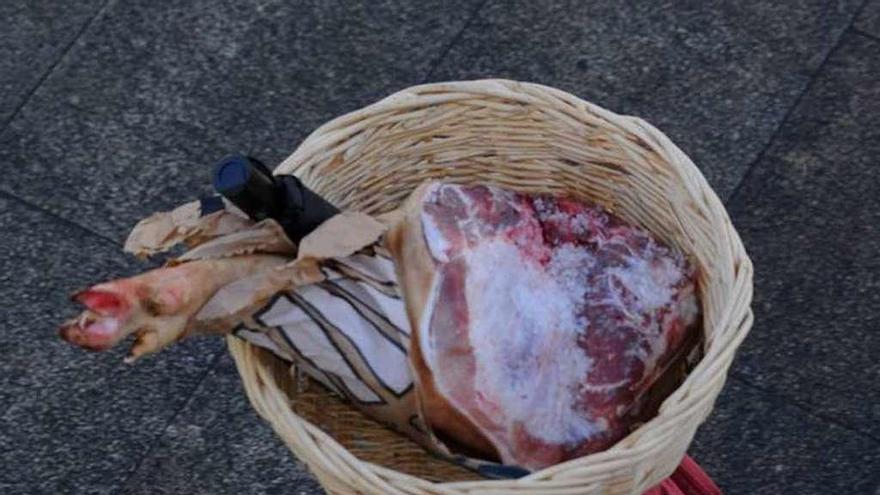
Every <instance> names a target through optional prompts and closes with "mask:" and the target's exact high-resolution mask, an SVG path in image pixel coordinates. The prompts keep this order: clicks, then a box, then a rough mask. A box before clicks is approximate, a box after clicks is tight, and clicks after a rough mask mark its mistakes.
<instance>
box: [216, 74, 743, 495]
mask: <svg viewBox="0 0 880 495" xmlns="http://www.w3.org/2000/svg"><path fill="white" fill-rule="evenodd" d="M487 97H488V98H503V99H507V100H512V101H515V102H522V103H525V104H546V102H547V100H548V99H553V100H555V101H556V102H558V103H559V105H560V108H561V109H562V111H563V112H564V111H566V109H570V111H571V112H572V115H574V117H576V118H578V119H581V118H583V116H584V115H583V114H588V115H591V116H592V117H595V118H596V119H597V121H598V122H599V123H601V124H602V125H605V126H608V127H612V128H617V129H620V130H625V131H627V132H629V133H632V134H633V135H635V136H636V137H637V138H638V139H641V140H642V141H643V142H644V143H646V144H647V145H648V146H650V147H651V148H652V150H654V151H657V152H658V153H659V154H660V156H661V157H662V158H663V160H665V161H667V162H670V163H674V164H675V167H673V171H674V173H676V174H678V175H679V177H677V180H681V181H684V182H685V183H687V184H693V185H694V190H693V191H689V193H691V196H692V197H693V198H694V199H695V201H698V202H699V203H700V204H701V205H702V206H703V208H702V210H701V211H705V212H706V214H707V215H709V216H710V217H711V223H712V224H713V225H714V226H717V227H718V228H719V229H720V230H719V231H718V234H717V235H720V236H723V238H724V241H725V242H724V243H723V244H724V246H725V247H726V252H725V253H723V254H725V255H726V256H725V262H727V261H729V262H731V263H733V267H732V270H733V273H734V274H735V276H734V279H733V280H732V281H731V285H732V294H733V295H735V296H737V297H731V299H730V300H729V301H725V303H724V305H723V307H722V310H721V311H720V312H719V317H718V318H717V321H716V322H715V323H714V326H718V327H724V328H732V329H733V330H732V331H727V332H724V334H722V335H721V336H720V338H717V339H715V338H713V339H711V340H708V341H707V342H706V344H705V346H704V356H703V358H702V359H701V360H700V362H699V363H697V365H696V366H695V367H694V368H693V369H692V370H691V372H690V373H689V374H688V376H687V377H686V378H685V380H684V382H683V383H681V384H680V385H679V387H678V388H677V389H676V390H675V391H674V392H673V393H672V394H670V395H669V396H668V397H667V398H666V399H665V400H664V401H663V404H662V405H661V407H660V409H659V411H658V413H657V415H656V416H655V417H654V418H652V419H651V420H649V421H648V422H646V423H644V424H642V425H641V426H640V427H639V428H638V429H636V430H635V431H634V432H632V433H630V434H629V435H628V436H627V437H625V438H624V439H623V440H621V441H619V442H617V443H616V444H615V445H614V446H612V447H611V448H609V449H607V450H605V451H602V452H597V453H594V454H590V455H587V456H584V457H580V458H577V459H572V460H570V461H566V462H563V463H560V464H556V465H554V466H550V467H548V468H545V469H542V470H539V471H535V472H533V473H531V474H529V475H527V476H525V477H523V478H520V479H517V480H488V479H487V480H480V481H463V482H432V481H428V480H425V479H423V478H419V477H417V476H412V475H409V474H405V473H402V472H398V471H395V470H393V469H391V468H388V467H384V466H380V465H376V464H373V463H370V462H368V461H363V460H360V459H358V458H357V457H355V456H354V455H353V454H352V453H350V452H349V451H347V450H346V449H345V448H344V447H343V446H342V445H341V444H339V442H337V441H336V440H335V439H334V438H333V437H332V436H330V435H329V434H327V433H325V432H323V431H322V430H320V429H319V428H317V427H316V426H315V425H313V424H312V423H310V422H309V421H308V420H306V419H305V418H302V417H300V416H298V415H296V413H294V412H293V411H292V410H291V409H290V408H289V407H287V408H286V409H287V411H283V409H284V406H283V405H282V402H283V401H281V402H279V400H281V399H283V397H287V396H286V394H285V393H284V392H283V391H282V390H281V389H280V387H279V386H278V384H277V383H275V381H274V379H273V378H272V376H271V373H268V372H267V370H266V369H261V368H263V365H262V364H260V362H259V360H257V359H255V358H254V356H253V353H254V352H255V349H252V348H251V347H250V344H248V343H246V342H243V341H241V340H240V339H236V338H232V337H230V338H228V339H227V342H228V346H229V349H230V353H231V354H232V355H233V357H234V358H235V362H236V366H237V368H238V371H239V373H240V375H241V378H242V381H243V382H244V385H245V389H246V392H247V395H248V397H249V398H250V400H251V403H252V405H253V406H254V408H255V409H256V410H257V411H258V412H259V413H260V415H261V416H263V417H264V418H265V419H266V420H267V421H268V422H269V423H270V424H271V425H272V427H273V428H274V429H275V431H276V432H277V433H278V434H279V436H281V437H282V438H283V439H284V441H285V442H286V443H287V444H288V446H289V447H290V448H291V450H293V451H294V453H295V454H297V457H299V458H300V459H302V460H303V461H304V462H306V464H308V465H309V467H310V468H312V469H313V472H315V473H316V475H318V478H319V480H320V481H322V484H323V481H324V476H322V474H321V471H323V470H324V468H321V467H319V466H316V465H315V463H314V462H311V460H309V459H307V458H305V457H308V452H307V451H306V450H304V449H302V448H298V447H296V446H295V445H293V444H292V442H293V441H292V440H290V439H289V438H288V437H287V436H286V433H288V432H287V431H286V430H287V429H288V427H290V428H295V429H297V430H299V432H300V433H305V434H307V435H308V436H309V437H310V438H312V439H313V441H314V443H313V444H312V445H313V446H314V447H315V448H320V447H324V448H329V449H330V450H332V452H333V453H335V454H338V455H339V456H341V458H343V459H345V460H346V464H349V467H351V466H358V467H360V468H362V469H357V471H363V470H366V471H368V472H369V474H367V473H366V472H361V473H360V474H362V475H364V476H365V477H367V478H368V479H371V480H372V481H373V482H377V485H378V486H382V490H384V491H383V492H382V493H398V491H397V490H396V489H392V486H390V485H389V484H388V483H387V482H379V478H381V479H383V480H384V479H394V480H395V481H396V482H405V483H407V485H408V486H411V487H413V488H416V487H417V488H418V489H420V490H425V491H424V492H418V493H456V494H457V493H472V490H480V491H482V490H484V489H495V490H497V489H514V488H516V489H517V490H521V489H524V488H526V487H531V488H550V487H551V486H553V487H562V486H566V487H571V486H582V483H585V482H589V481H588V480H590V479H591V476H592V477H595V476H596V473H597V472H599V473H601V472H602V471H603V470H604V471H609V470H614V469H620V468H621V467H622V466H623V467H625V466H626V465H627V464H630V463H631V460H632V458H633V457H642V456H646V457H647V456H652V455H656V453H657V448H658V444H659V443H663V442H660V441H654V442H649V441H647V440H645V441H643V439H644V438H646V437H650V436H651V435H656V436H658V437H659V438H660V439H661V440H666V436H668V435H671V434H673V433H674V432H675V431H674V430H675V428H674V426H675V424H674V421H675V420H676V419H677V418H679V417H680V416H682V415H684V416H688V415H694V414H696V413H698V412H699V411H700V407H698V405H705V404H704V403H705V402H706V401H708V402H710V403H709V404H708V407H709V409H711V406H712V405H713V404H714V402H715V400H716V398H717V396H718V394H719V393H720V390H721V387H723V385H724V382H725V381H726V376H727V370H728V369H729V367H730V365H731V363H732V361H733V357H734V354H735V352H736V350H737V348H738V347H739V345H740V343H741V342H742V341H743V339H744V338H745V337H746V336H747V334H748V333H749V331H750V329H751V324H752V321H753V313H752V310H751V300H752V292H753V280H752V278H753V265H752V262H751V260H750V258H749V256H748V254H747V253H746V251H745V248H744V246H743V243H742V240H741V239H740V236H739V234H738V233H737V232H736V230H735V229H734V227H733V225H732V222H731V221H730V218H729V215H728V213H727V210H726V209H725V208H724V205H723V204H722V203H721V200H720V199H719V198H718V196H717V194H716V193H715V191H714V190H713V189H712V188H711V186H710V185H709V184H708V181H707V180H706V178H705V177H704V176H703V174H702V173H701V172H700V171H699V169H698V168H697V167H696V165H695V164H694V163H693V161H692V160H691V159H690V158H689V157H688V156H687V155H686V154H685V153H684V152H683V151H681V150H680V149H679V148H678V147H677V146H676V145H675V144H674V143H673V142H672V141H671V140H670V139H669V138H668V137H667V136H666V135H665V134H663V133H662V132H661V131H660V130H658V129H657V128H655V127H654V126H653V125H651V124H649V123H648V122H646V121H644V120H643V119H641V118H638V117H633V116H627V115H618V114H616V113H614V112H612V111H610V110H607V109H605V108H603V107H601V106H599V105H596V104H594V103H590V102H587V101H585V100H582V99H581V98H578V97H577V96H574V95H572V94H570V93H568V92H565V91H563V90H560V89H556V88H553V87H550V86H545V85H542V84H536V83H531V82H521V81H514V80H508V79H478V80H469V81H447V82H437V83H428V84H420V85H416V86H411V87H409V88H406V89H403V90H400V91H397V92H395V93H393V94H391V95H390V96H387V97H385V98H383V99H381V100H379V101H377V102H375V103H372V104H370V105H367V106H365V107H363V108H360V109H358V110H355V111H353V112H349V113H347V114H344V115H341V116H339V117H336V118H334V119H332V120H330V121H328V122H327V123H325V124H323V125H321V126H320V127H318V128H317V129H315V130H314V131H313V132H312V133H311V134H309V135H308V137H306V139H305V140H304V141H303V142H302V143H301V144H300V145H299V146H298V147H297V149H296V150H295V151H294V152H293V153H292V154H291V155H290V156H289V157H288V158H287V159H285V160H284V161H283V162H282V163H281V164H280V165H279V166H278V167H277V168H276V169H275V173H294V174H295V175H300V176H306V175H308V173H309V171H310V170H311V164H310V163H308V162H309V161H310V159H312V158H313V157H314V156H315V155H316V154H317V153H319V152H320V151H321V150H322V149H324V148H326V147H327V146H328V145H330V144H335V143H340V142H343V141H345V140H346V139H347V138H348V137H350V136H351V135H353V134H355V133H357V132H359V130H361V129H362V128H364V127H365V126H366V125H369V122H370V119H371V118H373V117H376V116H377V115H383V114H387V113H389V112H399V111H404V110H411V109H415V108H420V107H425V106H430V105H436V104H439V103H446V102H453V101H460V100H464V99H472V98H487ZM574 112H577V114H574ZM303 164H305V165H303ZM734 319H736V321H734ZM698 381H705V382H707V383H708V384H709V385H710V386H711V387H712V390H711V391H710V393H708V394H703V395H702V396H699V397H688V396H687V395H688V394H687V393H686V392H687V391H689V390H690V388H691V387H692V386H693V385H694V384H695V383H696V382H698ZM707 415H708V412H706V413H704V414H702V416H701V417H698V418H694V421H695V422H696V425H697V426H698V425H699V424H700V423H702V422H703V421H704V420H705V418H706V416H707ZM695 429H696V426H694V430H695ZM691 435H692V433H691ZM688 440H689V439H688ZM666 443H668V441H667V442H666ZM683 453H684V451H683V452H682V454H683ZM304 456H305V457H304ZM324 474H326V473H324ZM351 474H353V473H351ZM637 474H639V473H637ZM668 474H669V473H666V474H664V475H663V476H662V477H660V478H657V473H653V475H652V473H640V475H641V476H644V477H646V478H650V479H654V478H657V481H659V479H662V478H663V477H665V476H666V475H668ZM594 482H595V480H594ZM579 483H580V484H579ZM648 486H650V485H648ZM388 490H390V491H388ZM377 493H380V492H377ZM399 493H403V492H399Z"/></svg>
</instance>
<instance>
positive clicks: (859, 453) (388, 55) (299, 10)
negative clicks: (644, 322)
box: [0, 0, 880, 494]
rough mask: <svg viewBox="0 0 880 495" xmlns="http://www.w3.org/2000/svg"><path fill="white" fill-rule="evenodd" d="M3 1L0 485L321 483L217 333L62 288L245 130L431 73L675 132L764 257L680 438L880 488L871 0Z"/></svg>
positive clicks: (182, 196) (83, 280) (101, 273)
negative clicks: (160, 344) (539, 93)
mask: <svg viewBox="0 0 880 495" xmlns="http://www.w3.org/2000/svg"><path fill="white" fill-rule="evenodd" d="M621 3H622V2H616V1H606V0H598V1H591V2H583V1H577V0H572V1H560V0H550V1H525V0H523V1H503V0H447V1H440V0H422V1H419V2H415V1H409V2H397V1H391V0H376V1H372V2H337V1H333V2H329V1H328V2H285V1H281V0H246V1H232V0H225V1H214V0H191V1H169V0H160V1H149V0H131V1H121V0H81V1H78V2H67V1H61V0H4V1H3V2H0V17H2V19H3V20H4V21H5V22H4V25H5V26H4V30H3V32H2V33H0V87H2V93H0V163H2V167H3V169H2V170H3V174H2V181H0V232H2V235H0V242H2V251H0V267H2V271H0V277H2V285H0V291H2V297H3V298H4V300H6V301H7V303H6V308H7V309H6V310H5V311H4V318H5V321H4V323H5V324H4V325H3V329H2V330H0V371H2V373H0V414H2V417H0V461H2V465H3V469H2V470H0V493H213V494H222V493H291V494H298V493H319V492H320V489H319V488H318V485H317V484H316V483H315V482H314V481H313V480H312V479H311V478H310V477H309V475H308V474H307V473H306V472H305V471H304V470H303V469H302V467H301V466H299V465H297V463H296V462H295V460H294V459H293V458H292V457H291V456H290V455H289V454H288V451H287V450H286V449H285V447H284V446H283V444H282V443H281V442H280V441H279V440H278V439H277V438H276V437H275V436H274V434H273V433H272V431H271V429H270V428H269V427H268V426H267V425H266V424H264V423H263V422H262V421H261V420H259V418H258V417H257V416H256V413H254V412H253V411H252V410H251V409H250V406H249V404H248V402H247V399H246V398H245V396H244V393H243V391H242V389H241V386H240V384H239V382H238V378H237V375H236V373H235V369H234V365H233V364H232V362H231V360H230V358H229V357H228V356H227V355H226V354H225V351H224V349H223V345H222V342H220V341H219V340H216V339H195V340H191V341H187V342H185V343H183V344H181V345H177V346H174V347H173V348H171V349H169V350H167V351H165V352H163V353H162V354H160V355H159V356H157V357H155V358H152V359H148V360H145V361H143V362H141V363H139V364H138V365H137V366H135V367H127V366H124V365H123V364H122V362H121V358H122V354H121V352H122V351H113V352H108V353H105V354H90V353H84V352H82V351H79V350H77V349H73V348H71V347H69V346H68V345H67V344H65V343H63V342H61V341H59V339H58V338H57V337H56V334H55V328H56V325H57V323H59V322H60V321H61V320H62V319H64V318H65V317H67V316H69V315H70V314H71V311H72V308H71V307H70V305H69V303H67V300H66V296H67V294H68V293H69V292H70V291H71V290H73V289H75V288H79V287H81V286H83V285H85V284H87V283H89V282H94V281H97V280H100V279H103V278H107V277H111V276H118V275H121V274H128V273H133V272H135V271H138V270H143V269H144V268H145V267H147V266H148V265H147V264H144V263H141V262H137V261H135V260H132V259H131V258H129V257H126V256H124V255H123V254H122V253H121V249H120V243H121V240H122V239H123V238H124V235H125V233H126V232H127V230H128V229H129V228H130V227H131V225H132V223H133V222H134V221H135V220H136V219H138V218H140V217H142V216H144V215H145V214H148V213H150V212H153V211H156V210H159V209H166V208H169V207H172V206H175V205H177V204H179V203H181V202H183V201H186V200H188V199H190V198H192V197H194V196H195V195H197V194H199V193H201V192H203V191H204V190H205V188H206V186H207V185H208V184H209V180H208V172H209V170H210V166H209V165H210V164H211V163H212V162H213V161H214V160H215V159H216V158H218V157H219V156H221V155H223V154H225V153H226V152H230V151H247V152H251V153H253V154H256V155H257V156H260V157H263V158H265V159H266V161H267V162H268V163H276V162H278V161H279V160H281V159H282V158H284V157H285V156H286V155H287V154H289V153H290V152H291V151H292V150H293V149H294V148H295V147H296V145H297V143H298V142H299V141H301V140H302V139H303V138H304V137H305V136H306V135H307V134H308V133H309V132H310V131H311V130H313V129H314V128H315V127H317V126H318V125H320V124H321V123H323V122H325V121H327V120H329V119H331V118H332V117H334V116H336V115H339V114H341V113H344V112H347V111H350V110H354V109H356V108H359V107H361V106H363V105H364V104H367V103H369V102H372V101H374V100H377V99H379V98H380V97H382V96H385V95H387V94H389V93H391V92H393V91H395V90H398V89H402V88H405V87H407V86H410V85H413V84H417V83H420V82H425V81H440V80H452V79H472V78H482V77H504V78H511V79H520V80H528V81H534V82H540V83H544V84H548V85H552V86H556V87H559V88H561V89H565V90H567V91H570V92H572V93H574V94H577V95H579V96H581V97H583V98H585V99H588V100H591V101H594V102H596V103H598V104H600V105H603V106H605V107H607V108H609V109H612V110H614V111H617V112H620V113H627V114H633V115H639V116H642V117H644V118H646V119H647V120H649V121H651V122H652V123H654V124H655V125H657V126H658V127H660V128H661V129H662V130H664V131H665V132H666V133H667V134H668V135H669V136H670V137H671V138H672V139H673V140H674V141H675V142H676V143H678V144H679V146H681V148H682V149H684V150H685V152H687V153H688V154H689V155H690V156H691V157H692V158H693V159H694V161H695V162H696V163H697V164H698V166H700V167H701V169H702V170H703V172H704V173H705V175H706V176H707V177H708V179H709V181H710V182H711V183H712V185H713V186H714V187H715V188H716V190H717V191H718V192H719V194H720V195H721V196H722V199H724V201H725V203H726V205H727V207H728V209H729V211H730V212H731V215H732V217H733V221H734V223H735V225H736V226H737V228H738V229H739V231H740V233H741V234H742V236H743V238H744V241H745V243H746V246H747V248H748V249H749V251H750V253H751V255H752V257H753V259H754V261H755V269H756V297H755V303H754V308H755V312H756V322H755V327H754V330H753V331H752V334H751V335H750V337H749V338H748V339H747V340H746V342H745V344H744V346H743V348H742V350H741V352H740V353H739V355H738V358H737V360H736V362H735V365H734V368H733V370H732V373H731V376H730V379H729V380H728V385H727V388H726V389H725V392H724V393H723V395H722V396H721V398H720V399H719V401H718V404H717V406H716V410H715V412H714V413H713V415H712V416H711V417H710V419H709V420H708V422H707V423H706V424H705V425H704V426H702V427H701V428H700V430H699V432H698V434H697V438H696V440H695V441H694V444H693V446H692V448H691V454H692V455H693V456H694V457H695V458H696V459H697V460H698V462H700V463H701V465H702V466H703V467H704V468H705V469H706V470H707V471H708V472H709V473H710V475H712V476H713V478H714V479H715V480H716V481H717V482H718V483H719V485H721V487H722V488H724V489H725V491H726V493H731V494H740V493H743V494H780V493H797V494H813V493H815V494H831V493H835V494H836V493H846V494H849V493H852V494H862V493H867V494H874V493H880V380H878V379H877V377H878V376H880V359H878V357H877V356H878V353H880V262H878V258H877V253H878V252H880V166H878V165H880V161H878V160H880V158H878V157H880V0H867V1H864V0H852V1H846V0H844V1H830V2H829V1H819V0H785V1H770V0H741V1H737V2H725V1H720V0H719V1H707V2H673V1H667V0H664V1H650V2H649V1H638V2H628V3H626V4H625V5H621Z"/></svg>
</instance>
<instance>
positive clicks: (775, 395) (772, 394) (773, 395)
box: [729, 371, 880, 444]
mask: <svg viewBox="0 0 880 495" xmlns="http://www.w3.org/2000/svg"><path fill="white" fill-rule="evenodd" d="M729 376H730V377H731V378H732V379H734V380H736V381H738V382H740V383H741V384H743V385H745V386H747V387H749V388H752V389H754V390H757V391H758V392H761V393H763V394H764V395H767V396H769V398H770V399H772V400H774V401H782V402H783V403H784V404H786V405H791V406H794V407H795V408H797V409H800V410H801V411H803V412H804V413H805V414H806V415H808V416H810V417H813V418H815V419H818V420H820V421H823V422H825V423H829V424H831V425H834V426H836V427H838V428H842V429H844V430H846V431H849V432H850V433H855V434H858V435H859V436H862V437H865V438H867V439H869V440H871V441H873V442H875V443H877V444H880V438H878V437H876V436H874V435H872V434H871V433H868V432H865V431H862V430H860V429H859V428H856V427H853V426H850V425H848V424H846V423H843V422H841V421H839V420H836V419H834V418H831V417H828V416H826V415H825V414H822V413H819V412H816V411H815V409H813V408H811V407H810V406H808V405H806V404H803V403H801V402H800V401H798V400H795V399H794V398H792V397H789V396H787V395H785V394H783V393H780V392H777V391H775V390H773V389H770V388H767V387H763V386H761V385H757V384H755V383H754V382H752V381H751V380H749V379H748V378H746V377H744V376H743V375H742V374H741V373H739V372H736V371H733V372H731V373H730V375H729Z"/></svg>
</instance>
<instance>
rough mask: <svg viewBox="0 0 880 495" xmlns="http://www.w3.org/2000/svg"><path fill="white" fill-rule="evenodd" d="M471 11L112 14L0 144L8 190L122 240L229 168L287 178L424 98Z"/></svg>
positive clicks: (324, 7) (130, 9) (310, 8)
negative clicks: (340, 120) (326, 134)
mask: <svg viewBox="0 0 880 495" xmlns="http://www.w3.org/2000/svg"><path fill="white" fill-rule="evenodd" d="M474 5H476V3H475V2H474V1H472V0H454V1H440V0H431V1H428V2H406V1H378V2H363V3H355V2H343V3H340V2H311V3H307V4H304V3H291V2H284V1H280V0H275V1H261V2H254V1H249V2H237V1H224V2H216V1H213V0H197V1H192V2H189V1H187V2H152V1H149V0H136V1H131V2H128V1H126V2H115V3H113V4H111V5H110V6H109V7H108V8H107V9H106V11H105V12H104V13H103V14H102V16H101V18H100V19H98V20H97V21H96V22H95V23H94V24H92V26H91V27H90V29H89V30H88V32H87V33H85V35H84V36H83V37H81V38H80V39H79V40H78V41H77V43H76V46H74V47H73V48H72V49H71V51H70V53H69V56H68V57H66V58H65V60H64V61H63V62H62V63H61V64H60V65H59V66H58V67H57V68H56V70H55V71H54V72H53V74H52V75H51V77H49V78H48V79H47V80H46V82H45V84H44V85H43V86H42V87H41V88H40V91H39V92H38V94H36V95H35V96H34V98H33V99H32V100H31V101H30V102H29V103H28V105H27V106H26V107H25V108H23V110H22V112H21V114H20V115H19V116H18V117H17V118H16V119H15V120H14V121H13V122H12V123H11V124H10V127H9V129H7V131H6V132H5V133H4V134H3V135H2V136H0V162H2V163H4V164H8V166H9V168H8V170H9V172H8V174H7V176H6V177H4V179H5V183H4V184H3V185H0V188H3V189H5V190H6V191H9V192H14V193H15V194H17V195H20V196H22V197H25V198H27V199H29V200H31V201H33V202H37V203H39V204H41V205H44V206H46V207H47V208H49V209H51V210H52V211H53V212H55V213H57V214H59V215H62V216H65V217H66V218H69V219H74V220H76V221H88V222H89V223H90V224H92V225H93V226H94V228H96V229H97V230H98V231H99V232H101V233H103V234H105V235H108V236H112V237H114V238H121V237H122V236H123V234H124V233H125V232H126V230H127V229H128V228H129V227H130V226H131V225H132V223H133V222H134V221H136V220H137V219H138V218H140V217H142V216H144V215H146V214H149V213H151V212H152V211H154V210H156V209H161V208H170V207H173V206H175V205H176V204H178V203H180V202H183V201H186V200H188V199H189V198H191V197H192V196H193V195H196V194H198V193H199V192H200V191H203V190H205V189H206V186H207V185H209V172H210V165H211V164H212V163H213V162H214V161H216V160H217V159H219V158H220V157H221V156H223V155H224V154H227V153H230V152H238V151H242V152H252V153H254V154H256V155H257V156H260V157H262V158H264V159H265V160H266V161H267V162H268V163H277V162H279V161H280V160H281V159H283V158H284V157H286V156H287V155H288V154H290V153H291V152H292V151H293V150H294V149H295V147H296V145H297V144H298V143H299V142H300V141H301V139H302V138H304V137H305V136H306V135H307V133H308V132H311V131H312V130H313V129H314V128H316V127H317V126H318V125H320V124H321V123H323V122H325V121H326V120H329V119H330V118H332V117H335V116H337V115H339V114H342V113H344V112H347V111H350V110H354V109H356V108H358V107H360V106H362V105H364V104H366V103H368V102H371V101H373V100H376V99H378V98H380V97H382V96H385V95H387V94H389V93H391V92H393V91H395V90H397V89H401V88H403V87H406V86H409V85H412V84H415V83H418V82H420V81H421V79H423V78H424V76H425V75H426V74H427V72H428V68H429V67H430V66H431V64H432V63H433V61H434V60H435V59H436V58H437V57H439V55H440V53H441V52H442V51H443V49H444V48H445V47H446V46H447V45H448V44H449V43H450V42H451V41H452V39H453V37H454V36H455V34H456V33H458V31H459V30H460V29H461V28H462V27H463V26H464V23H465V20H466V19H467V18H469V17H470V14H471V12H472V10H473V6H474ZM74 205H75V208H73V206H74Z"/></svg>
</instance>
